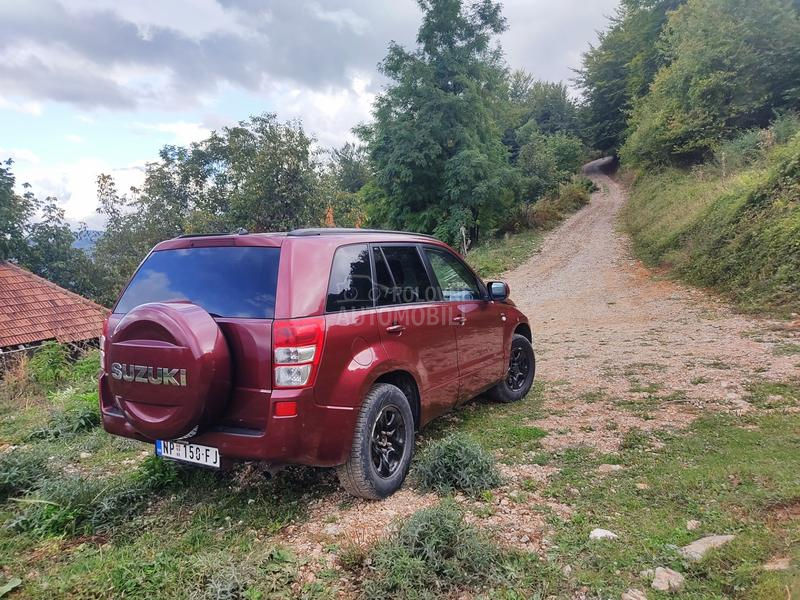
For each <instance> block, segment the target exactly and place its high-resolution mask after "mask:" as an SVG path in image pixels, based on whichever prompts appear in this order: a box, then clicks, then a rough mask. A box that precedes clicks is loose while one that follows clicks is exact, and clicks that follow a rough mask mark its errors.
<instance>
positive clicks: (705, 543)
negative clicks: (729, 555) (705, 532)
mask: <svg viewBox="0 0 800 600" xmlns="http://www.w3.org/2000/svg"><path fill="white" fill-rule="evenodd" d="M733 537H734V536H732V535H709V536H706V537H704V538H700V539H699V540H697V541H695V542H692V543H691V544H689V545H688V546H684V547H683V548H681V549H680V550H679V552H680V554H681V556H683V557H684V558H685V559H686V560H688V561H691V562H697V561H699V560H702V559H703V557H704V556H705V555H706V553H707V552H708V551H709V550H713V549H714V548H719V547H720V546H724V545H725V544H727V543H728V542H730V541H731V540H732V539H733Z"/></svg>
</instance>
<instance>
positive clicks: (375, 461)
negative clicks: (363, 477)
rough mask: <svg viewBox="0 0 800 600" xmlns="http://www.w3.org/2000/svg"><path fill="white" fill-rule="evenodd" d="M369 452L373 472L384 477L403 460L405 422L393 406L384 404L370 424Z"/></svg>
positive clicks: (389, 475) (395, 469) (391, 473)
mask: <svg viewBox="0 0 800 600" xmlns="http://www.w3.org/2000/svg"><path fill="white" fill-rule="evenodd" d="M371 440H372V441H371V444H370V453H371V456H372V466H373V467H375V472H376V473H377V474H378V475H379V476H380V477H383V478H384V479H386V478H387V477H391V476H392V475H394V474H395V472H396V471H397V468H398V467H399V466H400V463H401V462H402V460H403V455H404V453H405V443H406V424H405V421H404V420H403V415H402V414H400V411H399V410H398V409H397V408H396V407H394V406H384V407H383V409H382V410H381V412H380V414H379V415H378V418H377V419H376V420H375V424H374V425H373V426H372V437H371Z"/></svg>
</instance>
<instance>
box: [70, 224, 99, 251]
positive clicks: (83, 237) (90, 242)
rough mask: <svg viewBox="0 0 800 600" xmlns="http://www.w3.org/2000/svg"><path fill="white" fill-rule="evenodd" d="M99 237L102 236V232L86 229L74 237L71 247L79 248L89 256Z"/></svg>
mask: <svg viewBox="0 0 800 600" xmlns="http://www.w3.org/2000/svg"><path fill="white" fill-rule="evenodd" d="M101 235H103V232H102V231H99V230H97V229H87V230H86V231H83V232H81V233H79V234H78V235H77V236H76V237H75V243H74V244H72V247H73V248H80V249H81V250H83V251H84V252H86V253H87V254H91V253H92V252H94V245H95V243H96V242H97V238H99V237H100V236H101Z"/></svg>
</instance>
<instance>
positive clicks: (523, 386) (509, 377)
mask: <svg viewBox="0 0 800 600" xmlns="http://www.w3.org/2000/svg"><path fill="white" fill-rule="evenodd" d="M535 374H536V356H535V354H534V353H533V346H531V343H530V342H529V341H528V338H526V337H525V336H524V335H519V334H518V333H515V334H514V337H513V338H512V339H511V351H510V352H509V361H508V369H507V371H506V374H505V375H504V376H503V380H502V381H500V382H498V383H497V385H495V386H494V387H493V388H492V389H491V390H489V396H491V398H492V399H494V400H497V401H499V402H517V401H518V400H522V399H523V398H524V397H525V396H527V395H528V392H529V391H530V390H531V386H532V385H533V378H534V376H535Z"/></svg>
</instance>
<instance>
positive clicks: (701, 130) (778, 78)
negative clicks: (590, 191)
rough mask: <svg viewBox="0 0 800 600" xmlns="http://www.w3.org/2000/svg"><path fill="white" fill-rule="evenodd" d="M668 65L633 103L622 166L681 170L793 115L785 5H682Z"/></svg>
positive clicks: (790, 11)
mask: <svg viewBox="0 0 800 600" xmlns="http://www.w3.org/2000/svg"><path fill="white" fill-rule="evenodd" d="M662 44H663V46H662V47H663V52H664V54H665V56H666V57H667V60H668V63H669V64H668V65H667V66H665V67H663V68H662V69H661V70H660V71H659V72H658V74H657V75H656V78H655V80H654V82H653V84H652V86H651V88H650V92H649V94H648V95H647V96H645V97H644V98H643V99H641V100H640V101H638V102H636V103H635V108H634V110H633V112H632V115H631V120H630V135H629V137H628V140H627V142H626V144H625V147H624V148H623V152H622V155H623V159H625V160H627V161H628V162H629V163H632V164H663V163H666V162H677V163H687V162H695V161H697V160H701V159H703V158H705V157H707V156H708V155H709V154H710V153H711V151H712V150H713V149H714V147H715V146H716V145H717V144H718V143H719V142H720V141H721V140H723V139H725V138H727V137H730V136H732V135H733V134H735V133H736V132H739V131H741V130H744V129H748V128H752V127H763V126H766V125H767V124H768V123H769V121H770V120H771V119H772V118H774V115H775V111H776V110H782V109H783V110H786V109H797V108H800V84H798V82H800V16H798V13H797V10H796V9H795V7H794V6H793V3H792V2H791V1H790V0H761V1H759V2H750V1H748V0H689V1H688V2H687V3H686V4H685V5H684V6H682V7H681V8H680V9H678V10H677V11H675V12H674V13H672V14H671V16H670V18H669V22H668V25H667V28H666V29H665V32H664V36H663V40H662Z"/></svg>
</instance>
